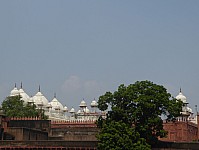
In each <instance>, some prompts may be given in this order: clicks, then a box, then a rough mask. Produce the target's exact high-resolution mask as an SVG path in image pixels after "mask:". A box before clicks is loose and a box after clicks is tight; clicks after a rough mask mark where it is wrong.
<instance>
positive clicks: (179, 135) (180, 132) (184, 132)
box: [160, 122, 198, 142]
mask: <svg viewBox="0 0 199 150" xmlns="http://www.w3.org/2000/svg"><path fill="white" fill-rule="evenodd" d="M163 125H164V129H165V130H166V131H168V135H167V137H166V138H161V139H160V140H162V141H171V142H191V141H195V140H197V132H198V128H197V126H196V125H195V124H192V123H188V122H168V123H164V124H163Z"/></svg>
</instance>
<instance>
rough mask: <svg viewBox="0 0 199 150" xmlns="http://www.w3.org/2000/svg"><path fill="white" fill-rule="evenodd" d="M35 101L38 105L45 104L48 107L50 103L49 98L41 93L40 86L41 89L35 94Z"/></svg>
mask: <svg viewBox="0 0 199 150" xmlns="http://www.w3.org/2000/svg"><path fill="white" fill-rule="evenodd" d="M33 101H34V103H35V105H36V106H39V105H40V106H41V105H43V106H44V107H46V106H47V105H48V100H47V99H46V97H45V96H44V95H43V94H42V93H41V91H40V86H39V91H38V92H37V93H36V94H35V96H33Z"/></svg>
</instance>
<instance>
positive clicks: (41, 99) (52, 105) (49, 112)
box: [10, 83, 105, 121]
mask: <svg viewBox="0 0 199 150" xmlns="http://www.w3.org/2000/svg"><path fill="white" fill-rule="evenodd" d="M16 95H20V96H21V100H23V101H24V105H26V104H28V103H29V104H35V105H36V107H37V109H41V110H43V111H44V113H45V115H46V116H48V118H49V120H79V121H81V120H82V121H86V120H90V121H95V120H97V119H98V117H99V116H100V115H103V116H105V113H102V112H99V111H98V109H97V101H95V99H94V100H93V101H92V102H91V103H90V106H89V105H87V103H86V102H85V101H84V100H82V101H81V102H80V105H79V110H77V111H76V110H75V109H74V108H71V109H68V108H67V107H66V106H63V105H62V103H61V102H60V101H59V100H58V99H57V98H56V94H54V98H53V99H52V100H51V101H48V99H47V98H46V97H45V96H44V95H43V93H42V92H41V90H40V86H39V90H38V92H37V93H36V94H35V95H34V96H29V95H28V94H26V92H25V91H24V89H23V87H22V83H21V86H20V88H19V89H18V88H17V86H16V84H15V87H14V88H13V90H11V92H10V96H16ZM89 108H90V109H89Z"/></svg>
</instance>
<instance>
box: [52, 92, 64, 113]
mask: <svg viewBox="0 0 199 150" xmlns="http://www.w3.org/2000/svg"><path fill="white" fill-rule="evenodd" d="M50 104H51V106H52V111H53V110H54V111H58V110H60V111H63V109H64V107H63V105H62V104H61V103H60V102H59V101H58V99H57V98H56V94H55V96H54V98H53V99H52V101H51V102H50Z"/></svg>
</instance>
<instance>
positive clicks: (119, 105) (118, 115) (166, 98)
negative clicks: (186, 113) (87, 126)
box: [98, 81, 182, 144]
mask: <svg viewBox="0 0 199 150" xmlns="http://www.w3.org/2000/svg"><path fill="white" fill-rule="evenodd" d="M98 107H99V109H100V110H102V111H104V110H107V109H108V108H109V107H110V111H108V113H107V116H106V120H104V119H102V118H100V119H99V120H98V127H99V128H101V132H100V133H99V136H98V137H101V136H105V135H106V134H105V133H104V132H102V131H103V129H104V127H106V126H107V125H108V126H109V122H110V121H114V122H122V123H125V124H126V125H127V126H131V127H132V128H134V130H135V132H134V133H135V134H137V133H139V135H140V138H144V139H146V141H147V142H148V143H150V144H154V143H156V142H157V140H158V137H165V136H166V134H167V132H166V131H165V130H164V129H163V120H162V119H161V117H162V115H164V116H165V118H166V119H167V120H170V121H174V120H175V118H176V117H177V116H179V115H180V112H181V110H182V102H181V101H177V100H176V99H175V98H174V97H172V96H171V94H170V93H168V92H167V90H166V89H165V88H164V87H163V86H161V85H157V84H154V83H153V82H150V81H137V82H135V83H134V84H130V85H129V86H124V85H123V84H122V85H120V86H119V87H118V90H117V91H115V92H114V93H111V92H106V93H105V94H104V95H102V96H100V97H99V101H98ZM121 132H123V131H121ZM121 134H122V133H121ZM98 139H99V140H101V139H103V138H98ZM100 142H102V143H103V142H105V141H100ZM100 142H99V143H100ZM126 142H128V141H126ZM134 142H135V141H134Z"/></svg>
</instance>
